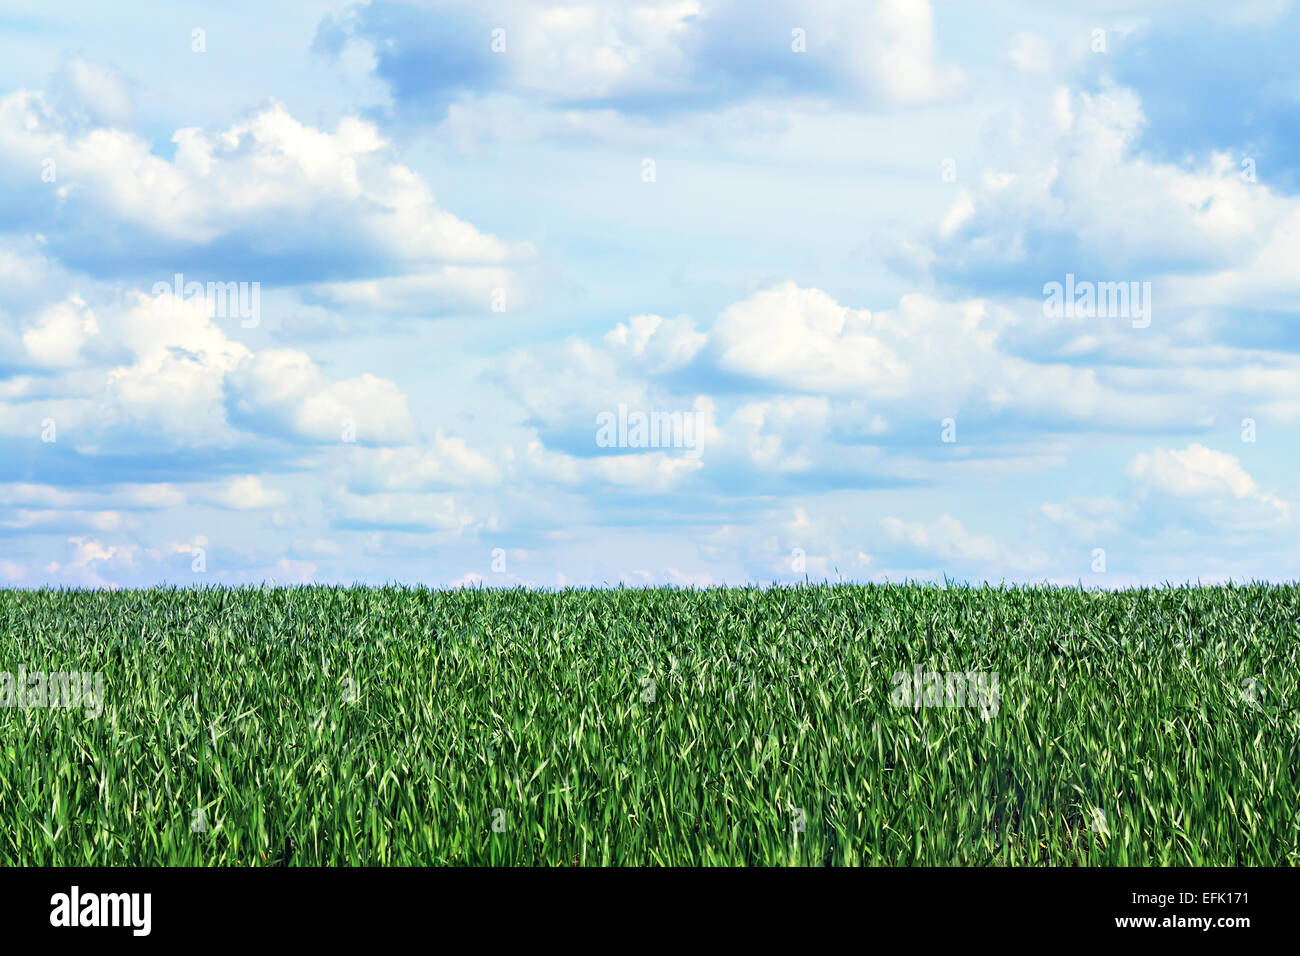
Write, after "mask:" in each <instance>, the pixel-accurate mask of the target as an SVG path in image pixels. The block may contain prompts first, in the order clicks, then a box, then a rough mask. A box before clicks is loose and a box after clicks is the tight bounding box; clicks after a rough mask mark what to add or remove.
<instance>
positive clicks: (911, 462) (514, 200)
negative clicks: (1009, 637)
mask: <svg viewBox="0 0 1300 956" xmlns="http://www.w3.org/2000/svg"><path fill="white" fill-rule="evenodd" d="M56 6H57V4H56ZM129 7H130V5H129V4H128V8H129ZM1183 9H1184V8H1183V7H1179V6H1178V5H1175V4H1165V3H1158V4H1154V5H1152V6H1151V7H1150V9H1148V10H1147V11H1145V12H1143V13H1142V14H1141V15H1140V16H1137V17H1134V16H1130V15H1127V14H1125V13H1123V12H1122V11H1119V10H1118V9H1117V8H1115V7H1114V6H1113V5H1112V4H1106V3H1097V4H1085V5H1084V6H1083V7H1082V8H1080V9H1079V10H1077V11H1073V12H1070V11H1045V10H1044V9H1041V8H1040V7H1039V6H1036V5H1033V4H1028V3H1024V2H1021V0H998V2H996V3H994V4H993V5H992V6H991V7H990V8H988V11H989V12H987V13H985V12H981V13H980V14H979V15H972V14H971V13H970V11H967V10H962V9H959V8H958V7H955V6H953V5H940V4H931V3H928V2H900V0H871V2H866V3H858V4H844V3H830V2H822V0H778V2H775V3H769V4H762V5H754V4H749V3H740V2H733V0H635V2H630V0H629V2H622V0H600V2H577V3H563V4H559V3H550V2H544V3H533V2H522V0H518V2H516V0H506V2H504V3H500V4H495V5H491V6H490V7H485V6H484V5H482V4H477V3H469V2H461V0H445V2H443V0H439V2H434V0H427V2H426V0H373V2H369V3H347V2H340V3H338V4H336V5H334V6H333V8H332V9H329V10H328V11H327V12H325V13H324V15H322V12H321V9H320V8H319V7H317V8H315V9H313V10H288V9H285V10H279V9H277V10H275V11H268V13H267V16H266V17H265V19H264V22H263V23H262V24H261V27H260V29H261V30H262V31H263V32H262V33H259V37H261V38H262V39H261V40H260V41H259V42H262V43H264V44H265V45H266V49H268V50H272V49H273V50H274V51H275V53H274V56H271V55H269V54H262V53H257V52H256V50H257V49H260V47H258V45H257V44H247V45H236V46H234V47H232V45H231V44H230V43H229V42H228V41H229V35H228V34H227V33H225V32H223V31H224V29H225V28H224V27H223V26H221V25H220V24H218V23H216V21H214V23H213V25H212V27H211V29H210V32H209V47H208V50H207V51H206V52H202V53H200V52H196V51H194V50H192V49H191V48H190V45H189V40H188V34H187V33H185V32H184V31H182V32H181V33H179V34H176V36H180V37H181V39H180V40H177V39H176V38H175V37H174V36H172V32H173V31H172V29H171V26H170V25H169V24H168V23H158V24H154V23H153V19H151V18H141V19H140V20H139V23H138V24H137V26H138V29H135V30H130V31H121V30H104V31H101V32H102V35H97V34H96V33H94V32H90V31H88V30H85V29H82V28H80V27H78V25H77V23H78V18H73V17H69V18H65V19H66V20H67V22H66V23H59V22H56V20H55V19H48V20H44V21H41V22H42V24H43V25H42V26H41V27H40V29H41V30H44V31H48V33H49V36H47V37H45V40H46V42H43V43H41V44H37V45H35V46H30V47H28V46H24V48H23V49H24V50H25V51H26V52H24V53H23V55H22V56H13V57H9V58H6V59H5V62H7V63H10V64H11V65H9V66H6V67H5V68H4V70H3V71H0V72H2V73H3V76H2V77H0V84H3V85H0V190H3V193H4V195H3V202H4V208H5V210H6V214H5V216H4V217H3V221H2V222H0V584H4V585H18V586H39V585H42V584H65V585H73V586H91V587H101V586H109V585H146V584H151V583H155V582H158V581H176V582H181V583H191V584H192V583H202V582H209V583H222V584H240V583H251V582H256V581H263V580H275V581H278V582H282V583H292V582H301V581H312V580H321V581H343V582H352V581H374V582H378V581H389V580H404V581H422V582H427V583H432V584H444V585H453V584H454V585H458V586H480V585H487V586H493V585H515V584H527V585H545V586H564V585H566V584H601V583H615V582H619V581H622V582H626V583H630V584H660V583H671V584H683V585H707V584H716V583H722V582H726V583H740V582H745V581H760V582H764V583H767V582H772V581H787V582H788V581H797V580H804V579H805V578H811V579H818V580H820V579H845V580H899V579H904V578H921V579H926V580H936V581H942V580H943V579H944V578H945V577H949V578H957V579H968V580H987V581H993V582H997V581H1004V580H1007V581H1041V580H1046V581H1061V582H1070V583H1075V582H1077V581H1079V580H1080V579H1086V580H1087V581H1089V582H1090V583H1093V584H1097V585H1103V586H1120V585H1126V584H1139V583H1150V582H1158V581H1163V580H1170V579H1196V578H1197V577H1203V578H1205V579H1207V580H1210V579H1223V578H1243V577H1271V578H1294V577H1297V576H1300V549H1297V547H1296V545H1295V543H1294V538H1295V536H1294V527H1293V523H1292V505H1293V502H1292V501H1291V498H1292V495H1291V493H1290V485H1291V484H1292V483H1293V482H1292V481H1291V475H1292V474H1293V473H1294V470H1295V466H1296V447H1297V445H1296V442H1295V440H1294V439H1295V436H1296V429H1297V427H1300V334H1297V330H1298V329H1300V317H1298V315H1297V308H1296V302H1297V301H1298V300H1297V293H1298V292H1300V289H1297V285H1296V283H1297V278H1296V276H1297V273H1296V270H1295V268H1294V263H1295V261H1296V259H1297V255H1300V205H1297V203H1298V202H1300V200H1298V199H1297V195H1298V193H1297V183H1300V178H1297V175H1296V169H1295V164H1294V155H1295V146H1296V145H1297V142H1298V141H1300V127H1297V126H1296V125H1295V124H1294V122H1293V116H1292V114H1293V113H1294V110H1293V109H1290V107H1293V106H1294V99H1295V97H1294V90H1295V89H1296V88H1298V87H1297V83H1296V79H1295V76H1294V73H1295V69H1294V66H1293V63H1292V61H1293V59H1294V58H1293V57H1291V56H1290V53H1289V51H1288V50H1286V49H1285V48H1284V47H1285V44H1282V43H1280V41H1279V40H1277V39H1276V37H1275V34H1283V35H1285V34H1286V33H1287V30H1288V29H1289V27H1290V26H1291V25H1293V24H1294V23H1295V22H1296V21H1295V19H1294V18H1295V12H1294V11H1292V10H1291V9H1290V7H1289V6H1288V5H1281V4H1271V3H1259V4H1250V5H1247V7H1242V6H1241V5H1238V6H1237V7H1234V8H1233V9H1232V10H1228V9H1227V8H1223V7H1222V6H1221V5H1213V4H1198V5H1197V7H1196V9H1197V11H1198V15H1199V16H1203V17H1205V18H1207V19H1208V21H1209V22H1212V23H1213V24H1214V29H1213V31H1212V32H1213V34H1214V36H1215V37H1216V42H1222V43H1223V44H1225V45H1226V46H1227V47H1231V49H1225V50H1223V51H1221V52H1222V53H1223V56H1221V57H1218V60H1220V61H1223V63H1227V62H1228V61H1229V60H1231V61H1233V62H1236V61H1237V60H1241V61H1243V62H1244V61H1248V60H1249V56H1247V55H1246V52H1245V51H1249V50H1252V49H1258V50H1259V54H1258V55H1259V57H1260V62H1261V63H1266V64H1268V65H1269V67H1270V70H1271V77H1266V76H1264V75H1263V74H1262V73H1261V74H1260V75H1259V76H1255V75H1254V74H1251V75H1247V72H1245V71H1243V70H1239V69H1237V68H1236V67H1232V66H1226V65H1223V63H1220V64H1219V65H1214V64H1211V63H1209V62H1208V59H1213V58H1208V59H1207V58H1206V57H1204V56H1200V57H1196V56H1190V55H1181V54H1190V53H1195V52H1197V51H1202V52H1203V45H1202V44H1200V43H1199V41H1197V40H1195V39H1194V38H1192V37H1189V36H1188V34H1187V30H1186V29H1185V28H1183V27H1181V26H1180V23H1181V20H1182V19H1183V18H1184V14H1183V13H1182V11H1183ZM236 19H238V18H236ZM187 29H188V28H187ZM1098 31H1101V36H1102V40H1101V41H1100V42H1099V39H1098V37H1099V34H1098ZM14 42H15V41H14V37H13V35H12V34H6V33H5V28H3V27H0V49H2V48H3V46H4V45H5V44H11V43H14ZM1216 62H1217V61H1216ZM214 77H217V78H218V79H219V82H217V81H216V80H214ZM1169 77H1173V78H1175V79H1177V80H1178V86H1177V89H1176V90H1175V91H1174V92H1172V93H1171V89H1170V87H1169V85H1168V83H1169V80H1168V78H1169ZM1220 86H1222V87H1223V89H1224V90H1226V91H1227V92H1222V93H1221V92H1216V90H1218V89H1219V87H1220ZM217 89H219V90H220V95H219V96H218V95H215V94H213V93H212V90H217ZM1175 94H1176V95H1175ZM1188 117H1195V118H1196V120H1197V121H1196V122H1190V121H1189V119H1188ZM647 160H651V161H652V166H653V168H654V169H656V170H657V173H656V175H653V176H650V175H647V174H646V170H647V169H649V168H652V166H648V165H647ZM1056 284H1059V291H1058V292H1057V293H1051V292H1050V290H1051V289H1053V288H1054V287H1055V285H1056ZM1067 284H1068V288H1069V289H1070V290H1071V291H1070V301H1069V303H1068V307H1067V306H1066V303H1065V298H1066V291H1065V290H1066V288H1067ZM1121 292H1122V293H1123V295H1122V296H1121V295H1120V293H1121ZM1053 295H1055V296H1056V299H1055V305H1053V302H1054V300H1053ZM1102 296H1104V297H1105V305H1104V306H1103V305H1102V304H1101V300H1102ZM1112 305H1114V306H1115V308H1110V306H1112ZM416 320H424V321H416ZM1098 553H1101V554H1103V555H1104V560H1098V558H1097V557H1096V555H1097V554H1098ZM1099 568H1105V570H1099Z"/></svg>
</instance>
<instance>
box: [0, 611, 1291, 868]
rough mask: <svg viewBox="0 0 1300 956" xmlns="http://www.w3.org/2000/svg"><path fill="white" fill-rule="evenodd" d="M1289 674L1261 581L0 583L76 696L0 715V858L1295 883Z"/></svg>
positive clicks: (9, 636) (41, 665)
mask: <svg viewBox="0 0 1300 956" xmlns="http://www.w3.org/2000/svg"><path fill="white" fill-rule="evenodd" d="M1298 655H1300V588H1298V587H1294V586H1285V587H1275V586H1264V585H1259V586H1255V585H1251V586H1234V587H1205V588H1168V589H1153V590H1138V591H1126V592H1118V593H1097V592H1089V591H1082V590H1077V589H1052V588H1015V589H1010V588H1008V589H996V588H977V589H968V588H949V589H947V590H945V589H942V588H934V587H922V586H888V587H858V586H815V587H801V588H796V589H785V588H776V589H767V590H760V589H756V588H746V589H709V590H702V591H701V590H632V589H621V590H604V591H578V590H569V591H562V592H559V593H547V592H530V591H524V590H512V591H452V592H439V591H429V590H423V589H401V588H381V589H365V588H323V587H322V588H297V589H245V590H219V589H212V590H199V591H194V590H170V589H163V590H151V591H118V592H112V591H83V592H71V591H63V592H56V591H26V592H22V591H0V671H8V672H11V673H14V672H16V671H17V669H18V667H19V666H22V667H24V668H25V669H26V670H27V671H28V672H29V673H30V672H34V671H38V670H43V671H99V672H102V674H103V678H104V696H105V699H104V707H103V713H102V716H100V717H99V718H97V719H95V718H87V717H86V715H85V714H84V713H83V712H82V711H80V710H77V711H73V710H68V709H50V708H29V709H20V708H17V707H14V708H9V709H0V864H5V865H12V864H27V865H45V864H63V865H82V864H90V865H99V864H184V865H211V864H217V865H282V864H289V865H316V864H367V865H373V864H415V865H423V864H539V865H552V864H554V865H573V864H585V865H593V864H673V865H683V864H684V865H712V864H779V865H786V864H801V865H824V864H832V865H841V864H847V865H858V864H884V865H900V864H939V865H946V864H966V865H1026V864H1027V865H1043V864H1051V865H1076V864H1081V865H1111V864H1132V865H1152V864H1155V865H1166V864H1167V865H1178V864H1204V865H1236V864H1242V865H1275V864H1296V863H1300V746H1298V745H1300V711H1298V710H1297V704H1298V703H1300V693H1298V688H1297V680H1298V679H1300V656H1298ZM917 665H919V666H920V667H922V668H923V669H927V670H936V671H971V670H978V671H984V672H994V673H996V674H997V675H998V677H999V688H998V689H999V695H1000V697H999V701H998V708H997V713H996V715H990V716H989V719H987V720H986V719H984V716H983V715H982V714H981V712H980V710H979V708H978V707H975V708H969V707H968V708H959V707H936V706H927V707H922V708H919V709H914V708H912V707H898V706H894V704H892V703H891V700H890V697H891V690H892V685H891V675H893V674H894V673H895V672H896V671H907V672H909V673H910V672H911V671H912V670H913V668H914V667H915V666H917ZM1251 680H1254V681H1256V683H1255V684H1250V683H1248V682H1249V681H1251ZM1250 688H1254V689H1253V690H1251V689H1250ZM652 690H653V693H651V691H652ZM1252 697H1253V701H1252V699H1251V698H1252ZM651 698H653V699H651ZM200 808H201V809H202V811H203V813H202V815H201V816H202V818H203V819H205V820H206V829H205V830H203V831H201V832H196V831H195V830H194V829H193V828H192V824H193V823H194V821H195V820H196V819H198V818H199V817H197V816H196V814H195V811H196V810H198V809H200ZM1097 810H1100V811H1102V814H1103V815H1104V816H1099V815H1097V814H1096V811H1097ZM800 811H802V816H803V821H804V828H803V831H802V832H796V827H795V826H794V821H795V819H796V817H797V816H798V814H799V812H800ZM1096 820H1104V826H1101V827H1098V826H1095V825H1094V821H1096ZM494 823H495V824H496V826H497V827H498V829H494Z"/></svg>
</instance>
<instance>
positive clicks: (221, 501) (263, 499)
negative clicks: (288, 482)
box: [208, 475, 287, 511]
mask: <svg viewBox="0 0 1300 956" xmlns="http://www.w3.org/2000/svg"><path fill="white" fill-rule="evenodd" d="M208 500H209V501H210V502H211V503H212V504H215V505H218V506H220V507H222V508H230V509H231V510H234V511H260V510H262V509H264V508H274V507H276V506H277V505H281V504H283V503H284V502H285V501H286V500H287V499H286V497H285V495H284V493H283V492H280V491H276V490H274V489H272V488H267V487H266V486H265V485H264V484H262V479H261V478H259V477H258V476H257V475H244V476H242V477H239V478H231V479H230V480H229V481H227V482H226V483H225V484H223V485H222V486H221V487H220V488H218V489H217V490H216V491H215V492H213V493H212V494H211V495H209V496H208Z"/></svg>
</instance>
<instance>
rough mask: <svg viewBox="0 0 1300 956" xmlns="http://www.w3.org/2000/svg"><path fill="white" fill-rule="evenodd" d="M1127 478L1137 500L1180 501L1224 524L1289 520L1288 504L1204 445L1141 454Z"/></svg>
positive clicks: (1234, 461)
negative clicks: (1168, 499) (1164, 498)
mask: <svg viewBox="0 0 1300 956" xmlns="http://www.w3.org/2000/svg"><path fill="white" fill-rule="evenodd" d="M1125 474H1127V475H1128V477H1129V478H1130V479H1131V480H1132V481H1133V483H1134V486H1135V488H1136V491H1137V494H1138V497H1139V499H1141V500H1149V499H1154V498H1159V497H1161V496H1167V497H1169V498H1175V499H1182V500H1185V501H1187V502H1190V503H1191V504H1192V505H1193V506H1194V507H1195V509H1196V510H1197V511H1198V512H1199V513H1201V514H1202V515H1203V516H1205V517H1208V518H1210V519H1211V520H1213V521H1214V522H1216V523H1218V524H1221V525H1232V526H1238V527H1242V528H1247V527H1271V526H1274V525H1277V524H1281V523H1283V522H1285V521H1287V520H1288V518H1289V517H1290V505H1288V503H1287V502H1286V501H1284V500H1282V499H1281V498H1279V497H1277V496H1276V495H1273V494H1269V493H1266V492H1263V491H1261V490H1260V488H1259V487H1258V486H1257V485H1256V484H1255V480H1254V479H1253V478H1252V477H1251V476H1250V475H1249V474H1248V473H1247V472H1246V470H1245V469H1244V468H1242V467H1241V463H1240V462H1239V461H1238V460H1237V458H1236V457H1235V456H1233V455H1229V454H1225V453H1224V452H1219V451H1214V450H1213V449H1211V448H1206V447H1205V446H1204V445H1200V444H1196V443H1192V444H1190V445H1188V446H1187V447H1186V448H1184V449H1182V450H1178V449H1169V450H1167V449H1164V448H1156V449H1153V450H1152V451H1151V452H1150V453H1147V452H1142V453H1139V454H1138V455H1135V456H1134V457H1133V459H1132V460H1131V461H1130V462H1129V463H1128V467H1127V468H1126V469H1125Z"/></svg>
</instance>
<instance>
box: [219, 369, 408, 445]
mask: <svg viewBox="0 0 1300 956" xmlns="http://www.w3.org/2000/svg"><path fill="white" fill-rule="evenodd" d="M226 386H227V407H228V408H229V410H230V413H231V417H232V419H233V420H234V421H236V422H238V423H239V424H240V425H241V426H242V427H245V428H248V429H249V430H252V431H265V432H268V433H270V434H275V435H278V436H279V437H282V438H286V439H290V440H297V441H308V442H318V443H332V442H342V441H359V442H367V443H376V444H388V443H397V442H404V441H407V440H410V439H411V438H413V437H414V434H415V422H414V420H413V419H412V417H411V412H410V409H409V408H408V407H407V403H406V396H405V395H403V394H402V392H401V390H400V389H398V387H397V386H396V385H395V384H393V383H392V382H390V381H387V380H386V379H381V378H378V377H377V376H374V375H370V374H368V373H367V374H363V375H360V376H358V377H355V378H348V379H342V380H339V381H334V382H331V381H328V380H327V379H326V378H325V376H324V375H323V374H322V373H321V371H320V369H319V368H318V367H317V365H316V363H315V362H313V361H312V359H311V358H310V356H308V355H307V353H306V352H301V351H299V350H297V349H267V350H265V351H263V352H259V353H257V354H256V355H249V356H246V357H245V358H244V359H243V360H242V361H241V362H240V363H239V364H238V365H237V366H235V367H234V368H233V369H231V370H230V374H229V375H228V377H227V379H226Z"/></svg>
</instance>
